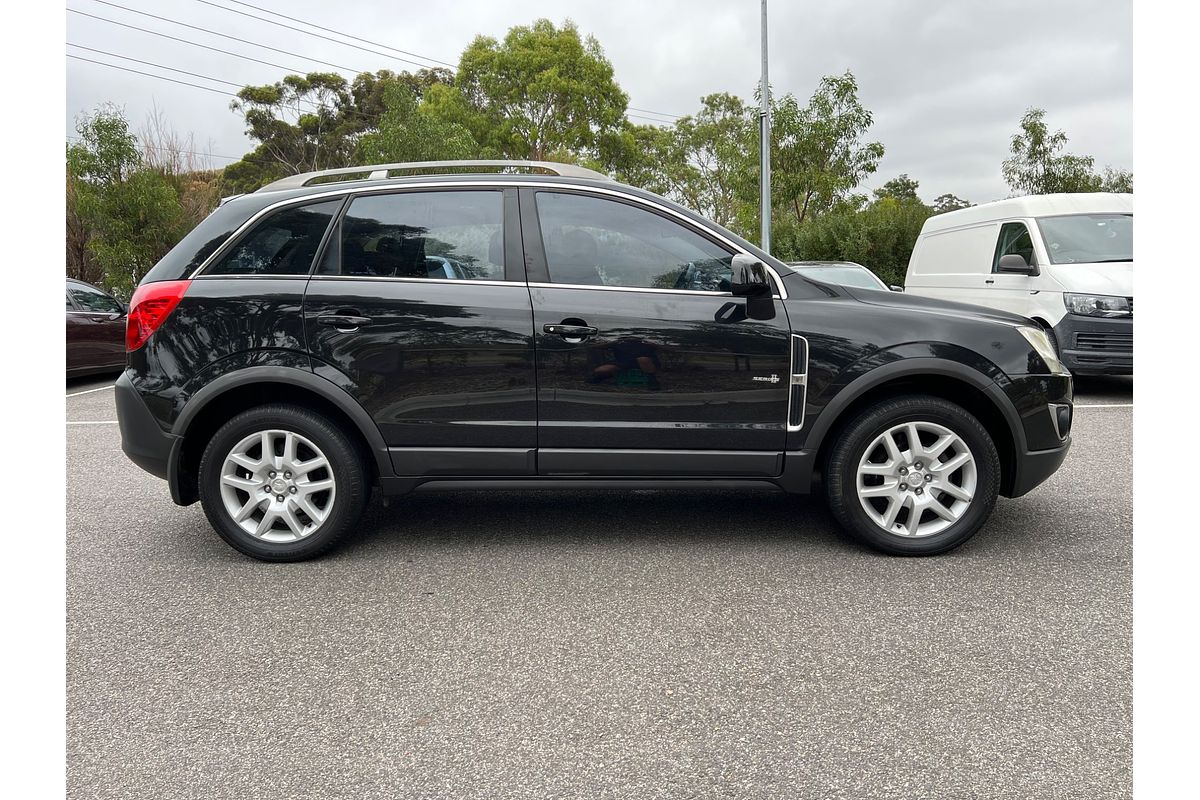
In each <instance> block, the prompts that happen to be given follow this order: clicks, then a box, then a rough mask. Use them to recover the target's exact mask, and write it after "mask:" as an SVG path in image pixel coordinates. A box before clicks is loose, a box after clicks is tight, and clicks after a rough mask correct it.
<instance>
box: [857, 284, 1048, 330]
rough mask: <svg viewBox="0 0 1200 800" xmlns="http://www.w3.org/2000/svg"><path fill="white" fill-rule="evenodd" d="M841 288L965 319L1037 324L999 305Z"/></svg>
mask: <svg viewBox="0 0 1200 800" xmlns="http://www.w3.org/2000/svg"><path fill="white" fill-rule="evenodd" d="M838 288H839V290H841V291H842V292H844V293H845V294H847V295H849V296H850V297H853V298H854V299H855V300H857V301H858V302H860V303H866V304H867V305H872V306H884V307H886V308H900V309H906V310H908V311H916V312H920V313H925V314H945V315H949V316H952V317H959V318H961V319H974V320H980V321H983V322H996V323H999V324H1001V325H1033V324H1035V323H1034V322H1033V321H1032V320H1030V319H1029V318H1027V317H1022V316H1021V315H1020V314H1010V313H1009V312H1007V311H1000V310H999V309H995V308H986V307H984V306H976V305H971V304H970V303H956V302H953V301H951V300H936V299H934V298H932V297H918V296H917V295H914V294H908V293H906V292H876V291H873V290H871V289H858V288H856V287H853V286H839V287H838Z"/></svg>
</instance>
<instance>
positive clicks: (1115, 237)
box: [1037, 214, 1133, 264]
mask: <svg viewBox="0 0 1200 800" xmlns="http://www.w3.org/2000/svg"><path fill="white" fill-rule="evenodd" d="M1037 223H1038V227H1039V228H1040V229H1041V231H1042V240H1043V241H1044V242H1045V243H1046V252H1047V253H1048V254H1049V256H1050V263H1052V264H1100V263H1104V262H1106V261H1133V214H1071V215H1068V216H1063V217H1043V218H1042V219H1039V220H1038V221H1037Z"/></svg>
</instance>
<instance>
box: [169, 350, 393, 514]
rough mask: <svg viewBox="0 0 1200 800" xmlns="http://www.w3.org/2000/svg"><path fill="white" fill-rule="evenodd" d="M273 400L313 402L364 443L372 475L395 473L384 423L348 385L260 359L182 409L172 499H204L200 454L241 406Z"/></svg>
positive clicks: (316, 408) (176, 429) (171, 474)
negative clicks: (381, 425)
mask: <svg viewBox="0 0 1200 800" xmlns="http://www.w3.org/2000/svg"><path fill="white" fill-rule="evenodd" d="M273 402H285V403H292V404H295V405H301V406H304V407H306V408H311V409H313V410H314V411H317V412H320V413H322V414H324V415H326V416H328V417H329V418H331V419H332V420H334V421H335V422H337V423H338V424H339V425H341V426H342V427H343V428H344V429H345V430H346V432H347V433H349V434H350V435H352V436H354V437H355V438H356V439H357V441H358V444H359V445H360V446H361V448H362V451H363V455H364V457H365V462H366V464H367V465H368V467H370V468H371V473H372V474H371V478H372V481H374V480H377V479H378V478H381V477H390V476H391V475H392V474H393V472H392V463H391V459H390V458H389V457H388V450H387V444H386V442H385V441H384V438H383V434H382V433H380V431H379V426H377V425H376V424H375V421H374V420H373V419H371V417H370V415H369V414H368V413H367V412H366V410H365V409H364V408H363V407H362V406H361V405H359V403H358V402H357V401H356V400H355V399H354V397H352V396H351V395H350V394H349V393H348V392H346V390H344V389H342V388H341V387H339V386H337V385H336V384H334V383H332V382H330V381H328V380H326V379H325V378H322V377H320V376H318V375H315V374H314V373H312V372H308V371H306V370H302V369H298V368H296V367H285V366H276V365H258V366H250V367H244V368H242V369H238V370H236V371H233V372H228V373H225V374H224V375H221V376H220V377H217V378H215V379H214V380H213V381H211V382H210V383H208V384H206V385H205V386H203V387H202V388H201V389H199V390H198V391H197V392H196V393H195V394H194V395H192V397H190V398H189V399H188V401H187V403H186V405H184V407H183V409H182V410H181V411H180V413H179V416H178V417H177V418H176V419H175V422H174V425H173V426H172V430H171V432H172V433H173V434H175V435H176V436H178V437H179V438H178V439H177V440H176V443H175V446H174V447H173V448H172V450H171V455H170V460H169V464H168V481H169V483H170V487H171V497H172V499H174V501H175V502H176V503H178V504H180V505H189V504H191V503H194V502H196V501H197V500H198V499H199V493H198V490H197V479H198V467H199V463H200V455H201V453H202V452H203V450H204V446H205V444H207V442H208V440H209V438H211V436H212V434H213V433H215V432H216V430H217V428H219V427H220V426H221V425H222V424H223V423H224V422H225V421H226V420H228V419H229V418H230V417H231V416H233V415H234V414H236V413H238V412H239V411H243V410H245V409H246V408H250V407H253V406H256V405H263V404H267V403H273Z"/></svg>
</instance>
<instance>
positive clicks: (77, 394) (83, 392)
mask: <svg viewBox="0 0 1200 800" xmlns="http://www.w3.org/2000/svg"><path fill="white" fill-rule="evenodd" d="M115 385H116V384H112V385H109V386H101V387H100V388H99V389H84V390H83V391H82V392H69V393H68V394H67V397H78V396H79V395H81V394H91V393H92V392H103V391H104V390H105V389H111V388H113V386H115Z"/></svg>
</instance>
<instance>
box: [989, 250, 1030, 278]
mask: <svg viewBox="0 0 1200 800" xmlns="http://www.w3.org/2000/svg"><path fill="white" fill-rule="evenodd" d="M996 271H997V272H1003V273H1006V274H1009V275H1036V274H1037V267H1035V266H1032V265H1030V264H1029V263H1028V262H1027V261H1026V260H1025V257H1024V256H1022V255H1020V254H1018V253H1009V254H1008V255H1003V256H1000V260H999V261H997V262H996Z"/></svg>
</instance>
